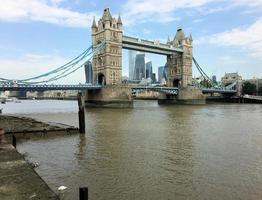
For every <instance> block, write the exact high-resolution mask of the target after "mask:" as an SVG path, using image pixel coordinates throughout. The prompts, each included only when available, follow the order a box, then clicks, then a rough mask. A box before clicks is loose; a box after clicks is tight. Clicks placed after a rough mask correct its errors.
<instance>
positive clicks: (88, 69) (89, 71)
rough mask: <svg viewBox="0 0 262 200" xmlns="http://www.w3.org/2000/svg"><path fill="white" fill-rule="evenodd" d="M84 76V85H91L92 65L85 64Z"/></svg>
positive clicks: (89, 63)
mask: <svg viewBox="0 0 262 200" xmlns="http://www.w3.org/2000/svg"><path fill="white" fill-rule="evenodd" d="M85 75H86V83H93V68H92V63H91V62H90V61H88V62H87V63H86V64H85Z"/></svg>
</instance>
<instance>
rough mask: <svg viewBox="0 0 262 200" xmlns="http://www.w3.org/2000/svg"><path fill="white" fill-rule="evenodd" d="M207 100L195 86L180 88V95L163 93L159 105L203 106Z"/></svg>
mask: <svg viewBox="0 0 262 200" xmlns="http://www.w3.org/2000/svg"><path fill="white" fill-rule="evenodd" d="M205 103H206V98H205V96H204V95H203V94H202V91H201V90H200V89H198V88H196V87H193V86H187V87H181V88H179V92H178V95H170V94H164V93H161V94H160V96H159V99H158V104H185V105H203V104H205Z"/></svg>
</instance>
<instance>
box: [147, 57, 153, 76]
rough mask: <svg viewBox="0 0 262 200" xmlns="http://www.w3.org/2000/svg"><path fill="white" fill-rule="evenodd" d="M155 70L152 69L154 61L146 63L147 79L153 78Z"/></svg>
mask: <svg viewBox="0 0 262 200" xmlns="http://www.w3.org/2000/svg"><path fill="white" fill-rule="evenodd" d="M152 74H153V68H152V61H148V62H147V63H146V78H152Z"/></svg>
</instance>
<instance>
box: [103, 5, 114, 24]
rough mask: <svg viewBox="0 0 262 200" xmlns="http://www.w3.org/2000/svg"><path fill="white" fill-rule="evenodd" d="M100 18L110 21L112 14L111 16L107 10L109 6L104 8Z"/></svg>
mask: <svg viewBox="0 0 262 200" xmlns="http://www.w3.org/2000/svg"><path fill="white" fill-rule="evenodd" d="M102 20H103V21H111V20H112V16H111V13H110V11H109V8H105V9H104V13H103V17H102Z"/></svg>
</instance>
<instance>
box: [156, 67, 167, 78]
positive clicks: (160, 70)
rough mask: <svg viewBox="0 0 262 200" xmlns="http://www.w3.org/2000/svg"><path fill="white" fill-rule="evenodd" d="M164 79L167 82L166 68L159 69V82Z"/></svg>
mask: <svg viewBox="0 0 262 200" xmlns="http://www.w3.org/2000/svg"><path fill="white" fill-rule="evenodd" d="M163 79H164V80H167V73H166V67H165V66H161V67H158V81H159V82H161V81H162V80H163Z"/></svg>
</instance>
